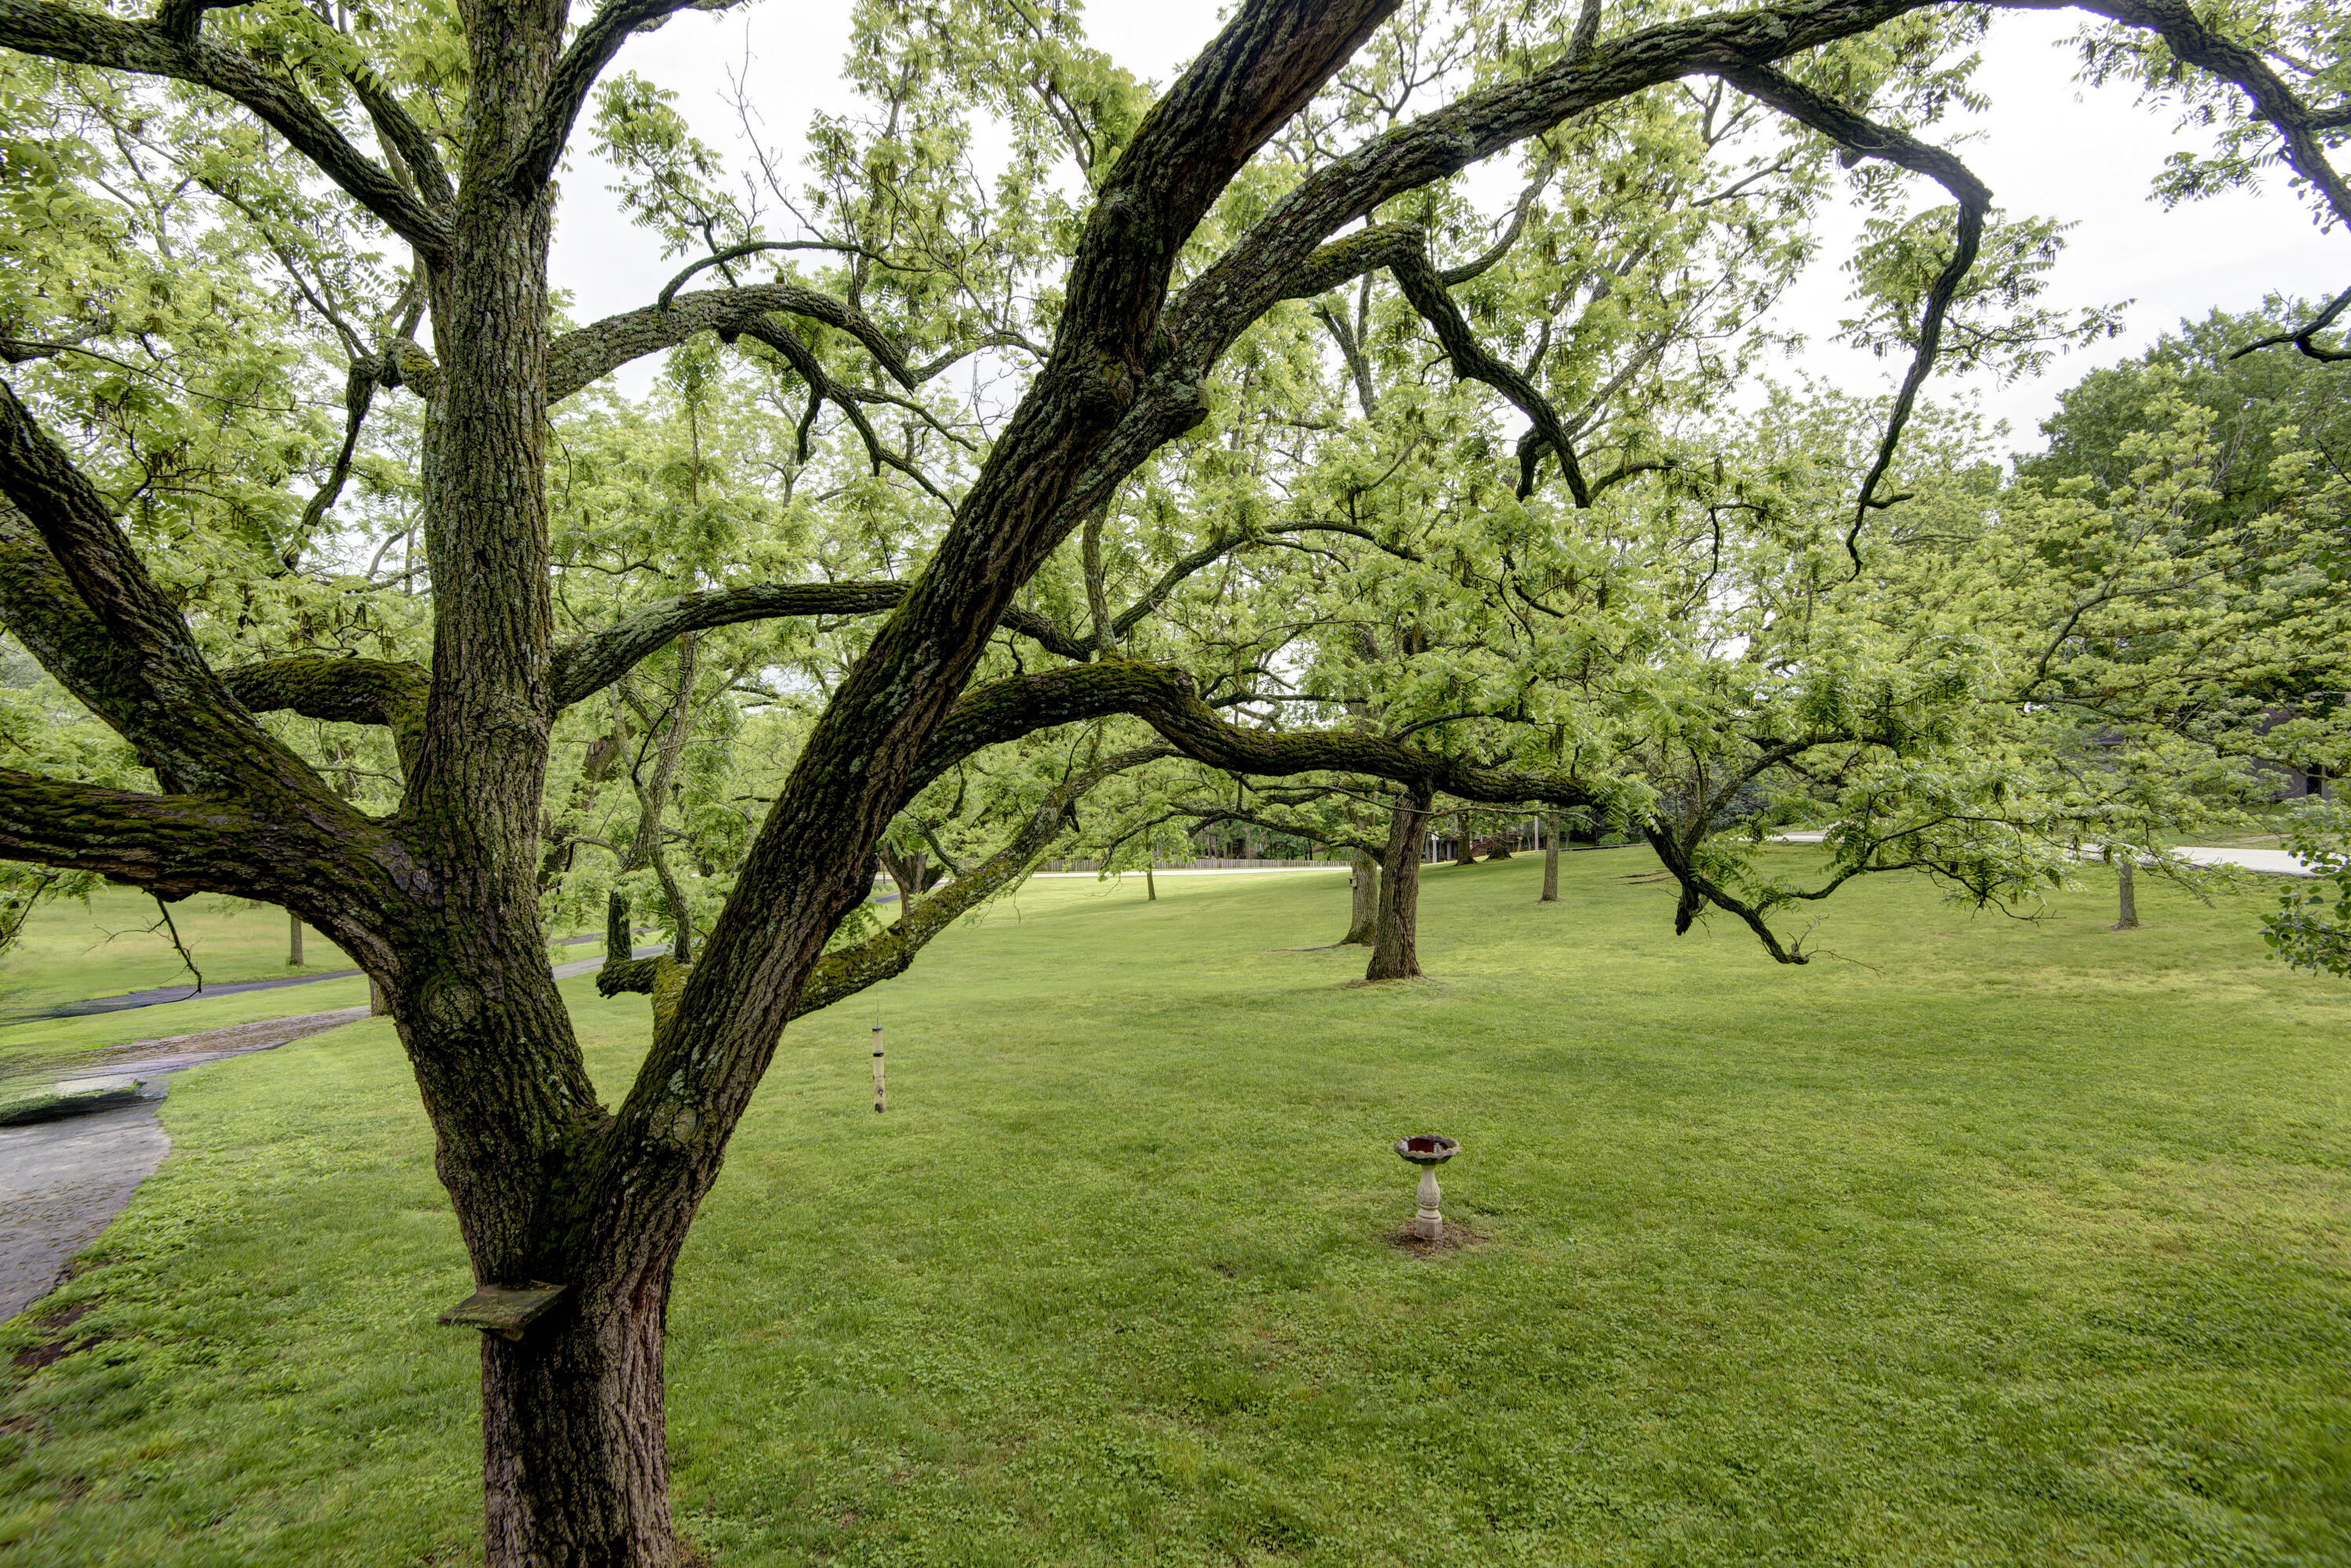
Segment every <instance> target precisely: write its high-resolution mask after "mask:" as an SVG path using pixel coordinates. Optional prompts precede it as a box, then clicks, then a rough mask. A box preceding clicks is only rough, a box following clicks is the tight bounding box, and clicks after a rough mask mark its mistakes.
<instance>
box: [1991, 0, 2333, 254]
mask: <svg viewBox="0 0 2351 1568" xmlns="http://www.w3.org/2000/svg"><path fill="white" fill-rule="evenodd" d="M2011 3H2012V0H1995V4H2000V5H2009V4H2011ZM2067 4H2069V5H2074V6H2076V7H2077V8H2079V9H2081V10H2084V11H2090V12H2094V13H2095V14H2096V15H2098V16H2105V17H2107V18H2110V19H2111V20H2113V21H2116V22H2120V23H2122V24H2123V25H2124V26H2126V27H2138V28H2142V29H2144V30H2146V31H2148V32H2152V33H2155V34H2157V35H2158V36H2159V37H2161V38H2162V39H2163V42H2164V45H2165V47H2168V48H2169V49H2170V50H2171V52H2172V53H2173V54H2174V55H2176V56H2178V57H2179V58H2180V59H2182V60H2184V61H2186V62H2187V63H2188V64H2189V65H2191V66H2194V67H2196V68H2199V70H2205V71H2209V72H2210V73H2211V74H2212V75H2214V76H2216V77H2219V78H2220V79H2221V80H2223V81H2225V82H2229V83H2231V84H2233V85H2234V86H2235V87H2236V88H2237V89H2239V90H2240V91H2241V92H2242V93H2243V94H2244V95H2245V96H2246V97H2247V98H2248V99H2252V106H2253V113H2254V115H2255V116H2256V117H2257V118H2259V119H2262V120H2267V121H2269V123H2270V124H2271V125H2272V126H2273V128H2274V129H2275V130H2276V131H2277V133H2278V140H2279V141H2280V142H2281V143H2282V147H2281V152H2283V155H2284V158H2285V162H2286V165H2287V166H2288V167H2289V168H2291V169H2292V170H2293V171H2294V172H2295V173H2297V174H2299V175H2301V176H2302V177H2303V178H2304V180H2306V181H2308V182H2309V183H2310V186H2311V188H2312V189H2313V190H2314V191H2316V192H2317V193H2319V195H2320V197H2321V198H2323V199H2324V200H2325V203H2326V205H2327V207H2328V209H2329V210H2330V211H2332V212H2333V213H2334V214H2335V222H2337V223H2340V224H2346V225H2351V182H2346V180H2345V179H2344V177H2343V175H2342V174H2341V173H2340V172H2337V170H2336V169H2335V165H2334V164H2333V163H2332V162H2329V161H2328V159H2327V156H2326V149H2325V144H2323V143H2322V142H2321V141H2319V133H2320V132H2321V131H2326V130H2330V129H2334V128H2335V127H2336V126H2337V125H2339V124H2340V123H2341V122H2342V116H2341V115H2340V114H2339V113H2334V112H2322V111H2320V110H2314V109H2312V108H2311V107H2310V106H2309V105H2308V104H2306V103H2304V102H2303V101H2302V99H2300V98H2299V97H2297V96H2296V95H2295V93H2294V89H2292V88H2291V87H2288V86H2287V85H2286V83H2285V81H2284V79H2283V78H2281V77H2280V76H2279V75H2278V74H2277V72H2276V71H2274V70H2273V69H2272V68H2271V67H2270V63H2269V61H2267V60H2265V59H2263V58H2262V55H2261V51H2260V50H2258V49H2255V48H2253V47H2250V46H2248V45H2245V44H2241V43H2239V42H2237V40H2235V39H2234V38H2231V37H2228V36H2227V35H2226V34H2224V33H2221V32H2219V31H2217V30H2216V29H2214V28H2213V27H2212V26H2210V25H2209V24H2208V23H2206V21H2205V20H2204V18H2203V17H2201V16H2198V15H2197V13H2196V10H2195V8H2194V7H2192V6H2190V5H2187V4H2186V3H2185V0H2067ZM2019 8H2020V9H2027V10H2046V9H2050V8H2051V7H2050V6H2049V5H2045V4H2032V0H2026V3H2025V4H2024V5H2022V6H2020V7H2019Z"/></svg>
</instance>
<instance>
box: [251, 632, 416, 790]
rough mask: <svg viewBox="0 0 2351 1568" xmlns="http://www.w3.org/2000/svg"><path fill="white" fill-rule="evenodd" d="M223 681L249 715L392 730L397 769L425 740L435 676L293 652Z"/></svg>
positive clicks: (406, 765) (411, 668)
mask: <svg viewBox="0 0 2351 1568" xmlns="http://www.w3.org/2000/svg"><path fill="white" fill-rule="evenodd" d="M221 684H222V685H225V686H226V687H227V688H228V693H229V695H231V696H233V697H235V699H236V700H237V701H238V702H239V703H240V704H242V705H243V706H244V707H245V710H246V712H247V713H298V714H300V715H301V716H303V717H304V718H317V719H326V720H329V721H330V722H333V723H339V724H380V725H382V726H383V727H386V728H388V729H390V730H391V731H392V744H393V745H394V747H397V749H398V751H399V753H400V766H401V770H402V772H403V773H405V772H407V771H408V770H409V769H410V768H413V767H414V766H415V763H416V753H417V748H418V747H421V746H423V744H424V706H425V700H426V698H427V697H428V696H430V695H431V693H432V686H433V677H432V675H431V674H430V673H429V672H427V671H426V669H425V668H424V666H423V665H422V664H410V663H406V662H402V663H398V664H393V663H390V662H387V661H383V660H378V659H346V658H338V657H336V656H334V655H332V654H329V653H297V654H294V655H293V656H291V657H289V658H284V659H271V660H269V661H267V662H266V663H264V664H245V665H241V666H239V667H238V668H236V669H234V670H225V671H223V672H222V673H221Z"/></svg>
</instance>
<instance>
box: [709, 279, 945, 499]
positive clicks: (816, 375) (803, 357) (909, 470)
mask: <svg viewBox="0 0 2351 1568" xmlns="http://www.w3.org/2000/svg"><path fill="white" fill-rule="evenodd" d="M741 330H742V334H743V336H744V337H747V338H749V339H751V340H753V341H755V342H758V343H762V344H765V345H766V346H767V347H768V349H770V350H774V352H775V353H776V354H777V355H778V357H779V358H781V359H782V360H783V361H784V362H785V363H786V364H788V365H789V366H790V367H791V368H792V370H793V371H795V372H796V373H798V375H799V378H800V380H801V381H803V382H807V383H808V388H809V394H810V397H811V399H818V398H820V399H824V400H827V401H829V402H831V403H832V404H833V405H834V406H835V407H837V408H839V409H840V410H841V413H845V414H847V415H848V416H849V423H852V424H853V425H855V426H856V427H857V434H858V435H859V437H860V438H861V439H862V440H863V441H864V443H865V455H866V457H867V458H868V459H869V460H870V461H871V462H872V465H873V472H874V473H875V474H876V475H879V474H880V473H881V472H882V470H883V468H885V467H887V468H895V469H896V470H897V471H898V472H899V473H901V474H904V476H906V477H908V478H909V479H912V480H913V481H914V483H915V484H917V485H919V486H922V487H923V489H924V491H925V493H926V494H927V495H929V497H931V499H933V500H935V501H936V502H937V503H938V504H939V505H941V506H942V507H946V509H947V512H948V514H949V515H950V516H952V515H953V514H954V512H955V507H956V504H955V497H952V496H949V495H948V494H947V493H946V491H944V490H942V489H940V488H939V487H938V486H936V485H934V484H932V483H931V479H930V476H929V475H927V474H925V473H924V472H923V471H922V470H921V469H920V468H918V467H916V466H915V465H914V463H913V462H912V461H911V460H910V459H908V458H905V457H902V456H900V455H898V454H897V453H895V452H893V451H891V450H890V448H889V447H887V446H886V445H884V444H883V441H882V438H881V437H880V436H879V435H877V434H874V431H873V422H872V420H869V419H867V418H866V417H865V411H864V409H862V408H861V407H859V406H858V405H859V403H860V402H861V401H862V400H861V399H860V398H859V397H858V395H857V393H856V392H854V391H853V390H852V389H851V388H848V387H844V386H842V385H841V383H840V382H836V381H834V380H833V379H832V377H831V374H830V373H828V372H827V371H826V370H825V368H824V361H821V360H820V359H818V358H817V357H816V352H815V350H812V349H810V347H809V346H808V345H807V344H806V343H803V342H801V341H800V340H799V339H798V338H796V337H794V336H793V335H792V334H791V333H789V332H788V331H785V330H784V329H783V328H782V327H780V326H779V325H778V324H777V323H776V322H775V321H774V320H772V319H769V318H767V317H760V318H758V319H754V320H751V321H747V322H746V323H744V325H743V327H742V329H741ZM814 406H815V404H814V403H813V402H811V403H810V407H811V408H813V407H814ZM928 417H929V416H928V415H927V414H925V418H928ZM808 423H809V422H807V421H803V422H802V423H801V426H800V453H799V455H800V461H802V462H803V463H805V462H806V461H808ZM931 423H933V424H934V425H935V424H936V423H938V422H937V421H935V420H933V421H932V422H931Z"/></svg>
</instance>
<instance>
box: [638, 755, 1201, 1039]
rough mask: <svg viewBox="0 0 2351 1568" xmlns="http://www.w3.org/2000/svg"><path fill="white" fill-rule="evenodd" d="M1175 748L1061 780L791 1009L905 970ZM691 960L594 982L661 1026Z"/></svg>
mask: <svg viewBox="0 0 2351 1568" xmlns="http://www.w3.org/2000/svg"><path fill="white" fill-rule="evenodd" d="M1174 755H1175V752H1174V751H1173V750H1172V749H1171V748H1170V747H1165V746H1145V747H1136V748H1134V749H1133V750H1131V751H1122V752H1119V753H1117V754H1116V755H1115V756H1112V757H1108V758H1103V759H1102V760H1101V761H1099V762H1096V763H1095V764H1094V765H1093V766H1092V767H1090V768H1085V769H1083V770H1081V771H1080V772H1078V773H1076V774H1074V775H1072V776H1071V778H1069V779H1065V780H1064V781H1062V782H1061V784H1060V785H1058V786H1057V787H1055V788H1054V789H1052V790H1050V792H1048V793H1047V795H1046V797H1045V799H1044V800H1042V801H1040V802H1039V804H1038V806H1037V809H1036V810H1033V811H1031V812H1029V815H1028V817H1027V818H1026V819H1024V820H1023V821H1022V822H1021V824H1020V826H1019V830H1018V831H1015V832H1014V833H1013V835H1012V838H1011V840H1010V841H1008V842H1007V843H1006V844H1005V846H1004V847H1003V848H1002V849H1000V850H998V851H997V852H996V853H994V854H992V855H990V856H989V857H988V858H987V860H985V861H982V862H980V863H979V864H977V865H976V866H973V867H971V868H969V869H968V870H965V871H960V872H957V873H956V877H955V880H954V881H952V882H950V883H947V884H946V886H945V887H942V888H940V889H939V890H938V891H937V892H935V893H934V894H931V895H930V896H929V897H928V898H925V899H923V900H922V901H921V902H919V903H914V904H905V905H902V907H901V909H900V913H899V917H898V919H897V921H896V922H895V923H894V924H893V925H891V926H890V927H889V928H888V929H887V930H885V931H883V933H882V934H881V935H880V936H873V937H871V938H869V939H868V940H866V941H864V942H861V943H858V944H856V945H854V946H847V947H841V948H837V949H835V950H834V951H832V952H831V953H827V954H826V955H825V956H823V957H821V958H820V959H818V960H817V963H816V967H814V968H813V969H812V970H811V971H810V974H809V978H808V983H807V985H805V986H804V987H802V988H801V990H800V994H799V999H798V1000H796V1001H795V1002H794V1003H793V1004H792V1009H791V1013H790V1015H789V1016H790V1017H791V1018H796V1019H797V1018H805V1017H806V1016H807V1015H809V1014H810V1013H812V1012H818V1011H820V1010H822V1009H825V1008H829V1007H831V1006H832V1005H833V1004H834V1003H835V1002H839V1001H843V1000H846V999H847V998H850V997H853V996H855V995H856V994H857V993H858V992H860V991H862V990H863V989H865V988H867V987H868V986H872V985H875V984H877V983H879V982H880V981H883V980H887V979H891V978H893V977H896V976H898V975H903V974H904V973H905V972H906V970H907V968H908V967H910V966H911V965H912V964H913V963H914V955H915V954H917V953H919V952H921V951H922V950H923V949H924V947H925V946H928V945H929V943H930V941H931V938H933V937H935V936H937V935H938V934H939V933H940V932H942V931H945V930H946V928H947V927H948V926H950V925H954V924H955V923H956V921H957V920H959V919H961V918H962V917H963V916H964V915H968V914H969V913H971V912H972V911H973V910H975V909H977V908H978V907H979V906H980V905H981V904H986V903H987V901H988V900H989V899H992V898H994V897H995V896H996V895H997V894H1000V893H1002V892H1004V891H1005V890H1006V889H1008V888H1009V887H1011V886H1012V885H1013V884H1014V883H1018V882H1019V881H1020V879H1021V878H1023V877H1025V876H1027V875H1028V874H1029V867H1030V866H1032V865H1034V864H1036V863H1037V859H1038V857H1039V856H1040V855H1042V854H1043V853H1044V852H1045V851H1046V850H1047V849H1048V848H1050V846H1051V844H1052V842H1053V841H1054V840H1055V839H1058V838H1060V837H1061V834H1062V833H1063V832H1064V831H1067V830H1068V828H1069V827H1070V826H1071V813H1072V812H1073V811H1074V810H1075V809H1076V807H1077V803H1078V802H1079V801H1080V800H1082V799H1083V798H1084V797H1085V795H1086V793H1087V792H1088V791H1089V790H1091V789H1093V788H1094V787H1095V786H1096V785H1098V784H1100V783H1102V781H1103V780H1104V779H1110V778H1113V777H1114V776H1115V775H1117V774H1120V773H1123V772H1125V771H1127V770H1128V769H1130V768H1140V767H1142V766H1143V765H1144V763H1147V762H1156V761H1158V760H1160V759H1161V758H1166V757H1172V756H1174ZM626 950H627V949H626V947H625V946H622V947H617V948H612V949H611V951H615V952H625V951H626ZM689 967H690V966H688V965H684V964H680V963H678V962H677V961H676V960H674V959H672V958H666V957H659V958H607V959H606V960H605V963H604V966H603V967H602V968H601V969H599V970H597V971H596V988H597V990H599V991H601V992H602V993H603V994H604V995H605V996H608V997H614V996H619V995H621V994H622V993H623V992H628V991H636V992H643V993H646V994H649V995H651V996H652V998H653V1028H654V1029H655V1030H660V1029H661V1028H662V1026H663V1025H664V1023H666V1022H667V1021H668V1015H669V1012H670V1010H671V1009H674V1007H675V1005H676V998H677V997H678V995H679V994H680V993H681V992H682V991H683V990H684V982H685V971H686V969H687V968H689Z"/></svg>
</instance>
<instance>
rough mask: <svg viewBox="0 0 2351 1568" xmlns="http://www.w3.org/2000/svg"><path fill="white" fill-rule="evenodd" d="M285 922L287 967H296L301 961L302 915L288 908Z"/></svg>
mask: <svg viewBox="0 0 2351 1568" xmlns="http://www.w3.org/2000/svg"><path fill="white" fill-rule="evenodd" d="M286 922H287V938H286V962H287V966H288V967H299V966H300V964H301V962H302V917H301V916H300V915H297V914H295V913H294V912H293V911H292V910H290V909H289V910H287V912H286Z"/></svg>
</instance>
